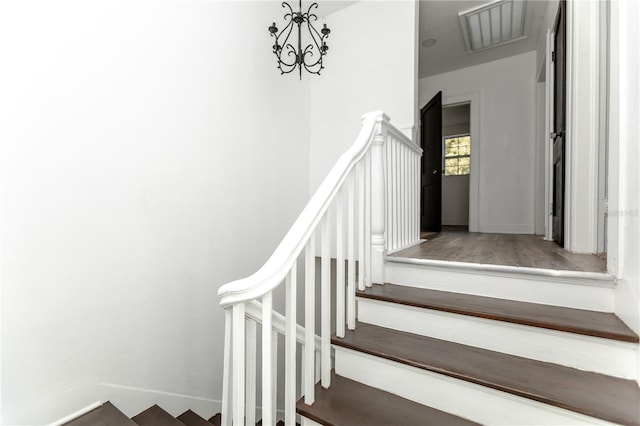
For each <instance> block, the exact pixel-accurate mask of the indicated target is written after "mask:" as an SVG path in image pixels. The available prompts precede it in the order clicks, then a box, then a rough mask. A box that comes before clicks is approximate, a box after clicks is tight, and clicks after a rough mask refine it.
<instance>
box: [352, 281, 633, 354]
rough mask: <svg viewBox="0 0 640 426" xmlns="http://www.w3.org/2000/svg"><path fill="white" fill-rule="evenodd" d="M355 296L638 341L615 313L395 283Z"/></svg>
mask: <svg viewBox="0 0 640 426" xmlns="http://www.w3.org/2000/svg"><path fill="white" fill-rule="evenodd" d="M357 296H358V297H362V298H367V299H374V300H380V301H385V302H392V303H399V304H402V305H407V306H414V307H418V308H425V309H433V310H436V311H444V312H449V313H454V314H459V315H467V316H474V317H479V318H486V319H491V320H496V321H504V322H510V323H515V324H522V325H528V326H533V327H540V328H546V329H549V330H557V331H565V332H569V333H575V334H582V335H585V336H594V337H601V338H604V339H611V340H619V341H622V342H631V343H638V341H640V340H639V339H638V335H637V334H635V333H634V332H633V330H631V329H630V328H629V327H627V325H626V324H625V323H623V322H622V320H620V318H618V317H617V316H616V315H615V314H612V313H607V312H596V311H587V310H583V309H573V308H565V307H560V306H551V305H542V304H538V303H528V302H518V301H513V300H505V299H495V298H492V297H483V296H474V295H470V294H462V293H451V292H446V291H439V290H428V289H422V288H415V287H406V286H401V285H394V284H385V285H374V286H372V287H370V288H367V289H366V290H364V291H358V292H357Z"/></svg>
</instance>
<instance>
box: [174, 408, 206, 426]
mask: <svg viewBox="0 0 640 426" xmlns="http://www.w3.org/2000/svg"><path fill="white" fill-rule="evenodd" d="M177 419H178V420H180V421H181V422H182V423H184V424H185V425H187V426H211V423H209V422H208V421H206V420H205V419H203V418H202V417H200V416H199V415H197V414H196V413H194V412H193V411H191V410H187V411H185V412H184V413H182V414H180V415H179V416H178V417H177Z"/></svg>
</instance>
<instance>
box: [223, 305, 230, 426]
mask: <svg viewBox="0 0 640 426" xmlns="http://www.w3.org/2000/svg"><path fill="white" fill-rule="evenodd" d="M231 310H232V309H231V308H227V309H225V311H224V361H223V370H222V419H221V420H222V424H223V425H230V424H231V416H232V414H233V407H232V405H231V398H230V396H231V393H232V388H231V380H229V376H230V374H231V321H232V319H231Z"/></svg>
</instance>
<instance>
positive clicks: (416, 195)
mask: <svg viewBox="0 0 640 426" xmlns="http://www.w3.org/2000/svg"><path fill="white" fill-rule="evenodd" d="M414 164H415V167H414V172H413V179H414V181H415V186H414V188H415V189H414V191H413V197H414V199H415V200H416V202H415V208H414V209H413V215H414V216H415V217H414V219H413V232H414V238H415V239H416V241H418V240H420V156H419V155H416V156H415V158H414Z"/></svg>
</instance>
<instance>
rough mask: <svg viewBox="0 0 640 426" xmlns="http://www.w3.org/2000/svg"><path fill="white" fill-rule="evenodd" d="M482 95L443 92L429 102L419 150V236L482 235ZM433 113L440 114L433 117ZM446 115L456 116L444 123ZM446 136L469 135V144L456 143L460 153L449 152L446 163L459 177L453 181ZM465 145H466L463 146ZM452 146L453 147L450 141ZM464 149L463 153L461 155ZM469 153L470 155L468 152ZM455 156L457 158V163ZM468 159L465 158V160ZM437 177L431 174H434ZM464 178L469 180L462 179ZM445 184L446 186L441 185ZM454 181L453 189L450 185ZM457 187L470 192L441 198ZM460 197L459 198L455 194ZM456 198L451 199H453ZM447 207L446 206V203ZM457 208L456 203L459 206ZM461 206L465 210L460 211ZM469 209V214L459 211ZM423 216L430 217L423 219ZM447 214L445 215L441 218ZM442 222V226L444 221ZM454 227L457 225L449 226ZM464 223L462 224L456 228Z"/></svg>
mask: <svg viewBox="0 0 640 426" xmlns="http://www.w3.org/2000/svg"><path fill="white" fill-rule="evenodd" d="M479 108H480V93H478V92H471V93H467V94H463V95H457V96H446V94H445V96H443V94H442V93H441V92H438V93H437V94H435V96H434V97H433V98H432V99H431V101H429V102H428V103H427V104H426V105H425V106H424V107H423V108H422V109H421V114H420V145H421V146H422V148H423V157H422V191H421V194H420V206H421V209H420V214H421V222H420V225H421V228H420V229H421V231H422V232H423V233H429V232H440V231H442V226H443V225H444V226H446V227H451V226H465V228H466V229H467V230H468V231H469V232H479V223H480V218H479V210H480V209H479V206H480V203H479V199H480V164H479V157H480V110H479ZM434 109H435V110H436V111H435V112H434ZM443 112H445V113H447V114H448V116H449V115H453V117H447V118H445V121H446V122H444V123H443ZM443 131H444V133H447V136H454V137H456V136H458V137H465V136H468V139H470V145H468V144H467V143H466V141H455V142H454V143H453V144H454V145H457V147H458V148H457V152H451V151H450V154H451V155H450V157H451V158H449V160H448V162H449V163H450V166H451V168H454V166H455V167H456V168H457V169H456V172H458V175H453V176H452V179H448V178H449V174H448V172H447V170H446V163H447V160H446V158H445V155H443V152H444V148H445V147H444V144H445V141H444V138H443ZM460 142H462V143H460ZM450 144H451V142H450ZM460 145H462V146H463V147H462V151H463V152H462V153H461V150H460ZM467 147H468V149H469V151H468V154H469V155H467V151H466V149H467ZM454 157H455V159H454ZM463 157H466V158H463ZM434 170H435V171H436V173H433V171H434ZM451 171H453V170H451ZM460 175H462V176H465V177H460ZM443 182H446V183H445V184H444V185H443ZM452 182H453V185H449V184H450V183H452ZM452 186H453V187H463V188H464V189H466V190H463V191H462V192H459V191H456V190H455V189H454V190H453V191H454V192H453V193H451V196H450V194H449V193H447V194H443V191H450V190H451V188H452ZM453 194H456V195H453ZM452 197H453V198H454V200H452V199H451V198H452ZM443 203H444V204H443ZM456 203H457V204H456ZM460 204H462V205H463V206H464V207H461V206H460ZM461 208H466V214H465V213H455V214H454V213H452V212H459V211H460V209H461ZM425 212H427V214H426V215H425ZM443 215H444V216H443ZM443 218H444V221H443ZM450 223H451V224H454V225H450ZM456 223H463V224H464V225H455V224H456Z"/></svg>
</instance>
